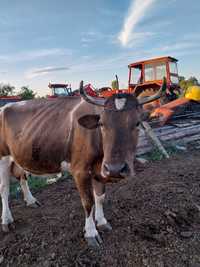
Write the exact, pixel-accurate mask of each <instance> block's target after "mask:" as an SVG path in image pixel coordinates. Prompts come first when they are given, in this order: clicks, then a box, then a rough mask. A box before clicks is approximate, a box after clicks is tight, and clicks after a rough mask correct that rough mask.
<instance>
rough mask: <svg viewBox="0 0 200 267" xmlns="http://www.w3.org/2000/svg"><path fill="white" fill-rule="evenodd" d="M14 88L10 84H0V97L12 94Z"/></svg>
mask: <svg viewBox="0 0 200 267" xmlns="http://www.w3.org/2000/svg"><path fill="white" fill-rule="evenodd" d="M14 90H15V87H14V86H11V85H10V84H3V83H1V84H0V96H9V95H13V94H14Z"/></svg>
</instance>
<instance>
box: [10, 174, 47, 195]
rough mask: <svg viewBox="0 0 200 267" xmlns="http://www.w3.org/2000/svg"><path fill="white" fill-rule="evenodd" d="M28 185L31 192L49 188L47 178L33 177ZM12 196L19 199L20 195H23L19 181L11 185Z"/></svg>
mask: <svg viewBox="0 0 200 267" xmlns="http://www.w3.org/2000/svg"><path fill="white" fill-rule="evenodd" d="M28 184H29V187H30V189H31V190H38V189H39V188H44V187H45V186H47V185H48V182H47V179H46V178H45V177H44V178H41V177H36V176H31V177H30V178H29V179H28ZM10 194H11V196H12V197H15V198H18V197H19V195H20V194H21V187H20V184H19V182H18V181H17V180H16V182H13V183H11V186H10Z"/></svg>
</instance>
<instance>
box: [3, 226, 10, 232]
mask: <svg viewBox="0 0 200 267" xmlns="http://www.w3.org/2000/svg"><path fill="white" fill-rule="evenodd" d="M2 231H3V232H4V233H8V232H10V230H9V227H8V224H2Z"/></svg>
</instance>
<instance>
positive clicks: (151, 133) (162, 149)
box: [141, 121, 169, 159]
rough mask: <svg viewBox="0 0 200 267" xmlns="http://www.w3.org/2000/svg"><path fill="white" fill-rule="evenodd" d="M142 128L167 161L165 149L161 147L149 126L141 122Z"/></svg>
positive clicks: (167, 155)
mask: <svg viewBox="0 0 200 267" xmlns="http://www.w3.org/2000/svg"><path fill="white" fill-rule="evenodd" d="M141 125H142V128H143V129H144V130H145V132H146V134H147V135H148V136H149V137H150V139H151V140H152V142H153V143H154V144H155V145H156V146H157V147H158V149H159V150H160V151H161V153H162V154H163V155H164V156H165V157H166V158H167V159H168V158H169V154H168V153H167V151H166V149H165V148H164V147H163V145H162V143H161V142H160V140H159V139H158V137H157V136H156V134H155V133H154V132H153V130H152V128H151V126H150V125H149V123H148V122H146V121H142V122H141Z"/></svg>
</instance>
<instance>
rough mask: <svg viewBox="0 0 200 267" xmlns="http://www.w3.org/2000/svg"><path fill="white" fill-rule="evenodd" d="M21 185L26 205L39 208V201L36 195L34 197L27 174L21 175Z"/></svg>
mask: <svg viewBox="0 0 200 267" xmlns="http://www.w3.org/2000/svg"><path fill="white" fill-rule="evenodd" d="M20 185H21V189H22V192H23V195H24V201H25V202H26V205H27V206H29V207H33V208H37V207H39V206H40V203H39V201H37V199H36V198H35V197H33V195H32V193H31V191H30V189H29V185H28V182H27V179H26V176H25V174H24V175H22V176H21V177H20Z"/></svg>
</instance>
